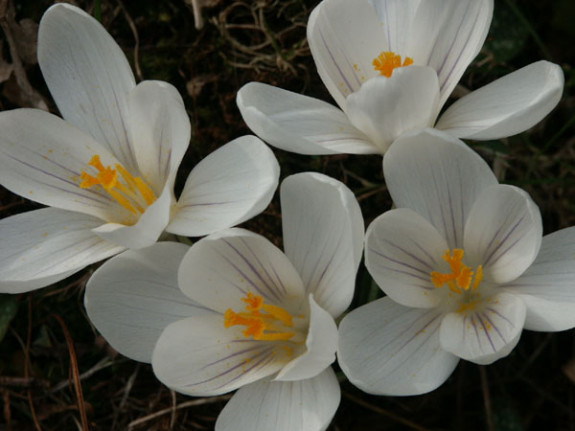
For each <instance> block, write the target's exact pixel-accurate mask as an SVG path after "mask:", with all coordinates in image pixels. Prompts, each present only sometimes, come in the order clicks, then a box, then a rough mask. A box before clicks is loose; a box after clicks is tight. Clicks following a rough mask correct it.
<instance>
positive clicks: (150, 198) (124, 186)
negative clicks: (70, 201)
mask: <svg viewBox="0 0 575 431" xmlns="http://www.w3.org/2000/svg"><path fill="white" fill-rule="evenodd" d="M88 165H89V166H92V167H94V168H96V171H97V173H96V176H94V175H91V174H89V173H88V172H86V171H83V172H82V175H81V176H80V178H81V179H82V182H81V183H80V187H81V188H83V189H89V188H92V187H95V186H102V188H103V189H104V190H106V192H108V193H109V194H110V196H112V197H113V198H114V199H115V200H116V202H118V203H119V204H120V205H122V206H123V207H124V208H126V209H127V210H128V211H130V212H131V213H132V214H136V215H137V214H142V213H143V212H144V211H145V210H146V208H147V207H148V206H149V205H151V204H152V203H153V202H154V201H155V200H156V195H155V194H154V192H153V191H152V189H151V188H150V186H148V184H146V182H145V181H144V180H143V179H142V178H141V177H134V176H132V174H130V173H129V172H128V171H127V170H126V168H124V167H123V166H122V165H120V164H116V165H115V168H116V169H112V168H111V167H110V166H104V165H103V164H102V162H101V160H100V156H99V155H97V154H96V155H95V156H93V157H92V159H91V160H90V162H89V163H88ZM118 173H119V174H120V176H121V178H122V179H123V180H124V181H123V182H121V181H120V179H119V177H118Z"/></svg>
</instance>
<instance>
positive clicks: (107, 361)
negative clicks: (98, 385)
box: [49, 358, 114, 393]
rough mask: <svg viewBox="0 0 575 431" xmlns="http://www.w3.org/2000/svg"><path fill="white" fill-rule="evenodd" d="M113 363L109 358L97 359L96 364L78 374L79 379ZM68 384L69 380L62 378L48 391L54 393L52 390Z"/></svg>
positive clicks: (54, 390) (58, 389) (55, 390)
mask: <svg viewBox="0 0 575 431" xmlns="http://www.w3.org/2000/svg"><path fill="white" fill-rule="evenodd" d="M113 363H114V362H113V361H112V360H110V359H109V358H103V359H100V361H98V363H96V365H94V366H93V367H92V368H90V369H89V370H88V371H85V372H83V373H82V374H80V377H79V378H80V380H85V379H87V378H88V377H91V376H92V375H93V374H96V373H97V372H98V371H100V370H103V369H104V368H108V367H109V366H110V365H113ZM69 385H70V382H69V381H68V380H64V381H62V382H60V383H58V384H57V385H55V386H54V387H52V388H50V390H49V392H50V393H54V392H58V391H61V390H62V389H64V388H66V387H68V386H69Z"/></svg>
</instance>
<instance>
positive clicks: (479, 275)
mask: <svg viewBox="0 0 575 431" xmlns="http://www.w3.org/2000/svg"><path fill="white" fill-rule="evenodd" d="M464 254H465V253H464V251H463V250H462V249H460V248H455V249H453V252H451V251H450V250H447V251H446V252H445V254H444V255H443V256H442V257H443V260H445V261H446V262H447V263H449V266H450V267H451V272H450V273H449V274H443V273H441V272H438V271H433V272H432V273H431V281H432V282H433V284H434V285H435V287H443V285H445V284H447V286H448V287H449V289H450V290H451V291H452V292H455V293H462V292H463V291H468V290H476V289H477V287H478V286H479V284H480V283H481V280H483V267H482V266H481V265H479V266H478V267H477V270H476V271H475V273H474V272H473V270H472V269H471V268H470V267H468V266H467V265H465V264H464V263H463V262H462V260H463V255H464ZM474 275H475V279H474V278H473V276H474Z"/></svg>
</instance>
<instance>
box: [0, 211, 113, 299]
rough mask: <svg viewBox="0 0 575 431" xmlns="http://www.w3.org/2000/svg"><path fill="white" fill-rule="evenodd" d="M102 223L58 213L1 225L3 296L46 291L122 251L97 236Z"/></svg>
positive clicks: (5, 221) (34, 213)
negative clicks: (43, 289) (98, 227)
mask: <svg viewBox="0 0 575 431" xmlns="http://www.w3.org/2000/svg"><path fill="white" fill-rule="evenodd" d="M101 223H102V221H100V220H98V219H96V218H94V217H90V216H87V215H84V214H79V213H73V212H69V211H64V210H59V209H55V208H44V209H40V210H36V211H30V212H27V213H23V214H18V215H15V216H12V217H7V218H5V219H3V220H1V221H0V232H2V241H1V244H2V245H1V246H0V280H1V281H0V292H3V293H21V292H27V291H30V290H33V289H37V288H40V287H44V286H47V285H49V284H51V283H55V282H56V281H59V280H62V279H64V278H66V277H67V276H69V275H71V274H73V273H75V272H77V271H79V270H81V269H82V268H84V267H86V266H88V265H90V264H92V263H94V262H98V261H99V260H102V259H106V258H107V257H110V256H113V255H115V254H117V253H120V252H121V251H123V250H124V248H123V247H119V246H117V245H114V244H112V243H109V242H107V241H104V240H102V239H101V238H100V237H98V236H97V235H95V234H94V233H92V229H93V228H95V227H96V226H98V225H100V224H101Z"/></svg>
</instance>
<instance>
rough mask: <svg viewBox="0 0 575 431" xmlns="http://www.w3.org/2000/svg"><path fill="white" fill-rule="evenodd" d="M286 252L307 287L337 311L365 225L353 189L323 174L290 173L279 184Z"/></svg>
mask: <svg viewBox="0 0 575 431" xmlns="http://www.w3.org/2000/svg"><path fill="white" fill-rule="evenodd" d="M280 196H281V206H282V225H283V238H284V248H285V253H286V256H287V257H288V258H289V259H290V261H291V262H292V263H293V265H294V267H295V268H296V270H297V271H298V273H299V274H300V276H301V278H302V280H303V284H304V286H305V289H306V292H308V293H312V294H313V296H314V298H315V300H316V301H317V302H318V304H320V306H321V307H322V308H324V309H325V310H327V311H329V312H330V313H331V315H332V316H334V317H337V316H339V315H340V314H341V313H342V312H343V311H344V310H345V309H346V308H347V307H348V306H349V304H350V302H351V299H352V297H353V291H354V287H355V277H356V273H357V268H358V266H359V262H360V259H361V253H362V250H363V236H364V226H363V217H362V215H361V209H360V208H359V204H358V203H357V200H356V199H355V196H354V195H353V193H352V192H351V191H350V190H349V189H348V188H347V187H346V186H345V185H344V184H342V183H341V182H339V181H336V180H334V179H331V178H329V177H327V176H325V175H321V174H314V173H302V174H297V175H292V176H290V177H288V178H286V179H285V180H284V182H283V183H282V186H281V192H280Z"/></svg>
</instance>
